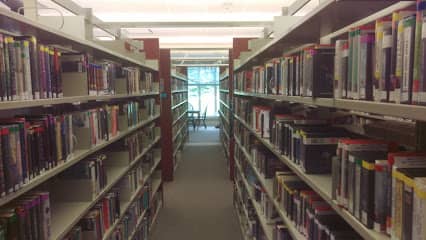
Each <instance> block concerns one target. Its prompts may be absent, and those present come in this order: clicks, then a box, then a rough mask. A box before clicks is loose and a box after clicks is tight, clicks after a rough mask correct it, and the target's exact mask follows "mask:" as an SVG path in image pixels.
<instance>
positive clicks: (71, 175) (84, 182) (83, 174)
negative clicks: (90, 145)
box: [55, 154, 114, 200]
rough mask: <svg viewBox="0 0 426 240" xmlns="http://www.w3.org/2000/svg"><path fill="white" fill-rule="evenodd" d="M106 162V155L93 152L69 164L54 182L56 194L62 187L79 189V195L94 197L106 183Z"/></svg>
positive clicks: (87, 197) (88, 197)
mask: <svg viewBox="0 0 426 240" xmlns="http://www.w3.org/2000/svg"><path fill="white" fill-rule="evenodd" d="M111 160H114V159H110V161H111ZM106 162H107V155H105V154H94V155H92V156H90V157H87V158H85V159H83V160H82V161H80V162H78V163H77V164H75V165H73V166H71V167H70V168H68V169H67V170H66V171H64V172H62V173H61V174H59V175H58V181H57V182H56V183H55V187H57V188H58V189H59V193H58V194H62V191H63V189H66V190H69V189H79V190H78V191H80V193H79V194H80V195H81V196H80V197H83V198H86V199H90V200H92V199H95V198H96V197H97V196H98V195H99V193H100V192H101V191H102V190H103V189H104V188H105V186H106V185H107V183H108V178H107V166H106V165H107V163H106ZM75 191H76V193H77V192H78V191H77V190H75Z"/></svg>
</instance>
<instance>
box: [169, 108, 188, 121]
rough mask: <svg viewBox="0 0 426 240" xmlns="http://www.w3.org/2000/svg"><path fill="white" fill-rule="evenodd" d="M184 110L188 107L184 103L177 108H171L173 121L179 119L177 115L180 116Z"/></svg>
mask: <svg viewBox="0 0 426 240" xmlns="http://www.w3.org/2000/svg"><path fill="white" fill-rule="evenodd" d="M186 111H188V107H187V106H186V105H181V106H179V107H178V108H175V109H173V111H172V113H173V121H177V120H179V117H180V116H182V114H184V113H185V112H186Z"/></svg>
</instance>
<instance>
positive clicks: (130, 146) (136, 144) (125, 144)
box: [106, 123, 160, 164]
mask: <svg viewBox="0 0 426 240" xmlns="http://www.w3.org/2000/svg"><path fill="white" fill-rule="evenodd" d="M159 136H160V128H159V127H156V126H155V123H152V124H150V125H148V126H145V127H144V128H142V129H140V130H137V131H136V132H133V133H131V134H130V135H128V136H127V137H126V138H125V139H122V140H120V141H117V142H115V143H113V144H111V145H110V146H108V147H107V148H106V151H108V155H109V156H111V157H114V158H119V159H120V161H123V162H124V163H126V164H130V163H131V162H133V161H135V160H136V159H137V158H138V157H139V155H140V154H142V152H143V151H145V149H146V148H147V147H148V146H150V145H151V144H152V143H153V142H154V140H155V138H157V137H159Z"/></svg>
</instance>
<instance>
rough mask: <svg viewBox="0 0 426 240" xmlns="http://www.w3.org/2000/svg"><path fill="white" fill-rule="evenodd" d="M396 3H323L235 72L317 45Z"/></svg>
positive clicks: (336, 0)
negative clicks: (305, 45)
mask: <svg viewBox="0 0 426 240" xmlns="http://www.w3.org/2000/svg"><path fill="white" fill-rule="evenodd" d="M396 2H399V1H393V0H362V1H360V0H325V1H323V3H321V4H320V5H319V6H318V7H317V8H316V9H315V10H313V11H311V12H310V13H308V14H307V15H306V16H304V17H302V18H301V19H300V20H299V21H298V22H297V23H296V24H294V25H293V26H291V27H290V28H289V29H287V30H286V31H284V32H283V33H281V34H280V35H278V36H276V37H275V38H274V39H272V40H271V41H270V42H269V43H268V44H266V45H265V46H263V47H262V48H260V49H259V50H257V51H255V52H253V54H252V55H250V56H249V57H248V58H247V59H244V60H243V61H242V62H241V64H240V65H239V66H236V67H235V68H234V71H240V70H242V69H246V68H250V67H252V66H254V65H258V64H259V63H263V62H264V61H265V59H269V58H273V57H279V56H282V53H283V51H284V52H285V51H288V50H289V49H291V48H294V47H297V46H299V45H301V44H305V43H311V42H318V41H319V39H320V38H321V37H322V36H325V35H328V34H330V33H333V32H335V31H337V30H339V29H341V28H342V27H345V26H347V25H349V24H351V23H353V22H355V21H358V20H360V19H363V18H365V17H368V16H370V15H371V14H373V13H375V12H377V11H380V10H382V9H384V8H386V7H388V6H390V5H392V4H394V3H396Z"/></svg>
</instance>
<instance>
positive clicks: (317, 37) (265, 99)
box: [219, 0, 426, 240]
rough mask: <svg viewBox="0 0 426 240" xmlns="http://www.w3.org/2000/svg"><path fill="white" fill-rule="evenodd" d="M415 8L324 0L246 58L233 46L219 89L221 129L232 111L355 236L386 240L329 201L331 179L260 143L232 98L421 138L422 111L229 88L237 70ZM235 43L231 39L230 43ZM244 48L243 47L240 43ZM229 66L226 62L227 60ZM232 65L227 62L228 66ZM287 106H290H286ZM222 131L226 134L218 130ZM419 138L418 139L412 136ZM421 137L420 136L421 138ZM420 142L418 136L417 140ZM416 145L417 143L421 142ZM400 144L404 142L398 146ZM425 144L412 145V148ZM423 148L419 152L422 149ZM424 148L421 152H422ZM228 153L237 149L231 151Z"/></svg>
mask: <svg viewBox="0 0 426 240" xmlns="http://www.w3.org/2000/svg"><path fill="white" fill-rule="evenodd" d="M415 5H416V2H415V1H384V0H381V1H373V0H366V1H354V0H342V1H336V0H325V1H322V2H321V3H320V5H319V6H318V7H317V8H316V9H314V10H313V11H311V12H310V13H308V14H307V15H306V16H304V17H302V18H301V19H300V20H299V21H298V22H296V24H294V25H293V26H291V27H290V28H288V29H287V30H285V31H283V32H282V33H279V34H278V35H276V36H275V37H274V38H273V39H271V41H269V42H268V43H266V44H265V45H264V46H262V47H260V48H257V49H254V50H248V49H244V50H243V51H250V53H248V54H245V56H247V55H248V57H244V58H239V54H240V52H241V51H240V50H236V49H235V46H234V52H236V54H234V55H233V56H234V57H235V59H238V60H237V61H235V62H232V64H235V66H232V67H231V69H233V71H231V73H230V76H232V77H230V79H229V83H228V84H227V85H228V86H229V87H228V89H229V90H228V89H221V90H220V92H221V94H222V93H229V94H230V95H232V99H231V100H230V101H231V103H227V102H226V101H224V100H222V99H221V101H220V105H221V111H220V112H219V115H220V118H221V122H222V124H223V125H226V124H228V123H227V121H226V120H225V119H227V117H226V114H224V111H225V110H224V109H230V110H231V116H230V117H229V123H231V124H234V123H233V122H234V120H236V124H242V125H243V126H244V128H246V129H248V130H249V131H250V135H252V136H254V137H255V138H256V139H257V140H258V141H259V142H260V143H261V144H262V145H264V146H265V147H266V149H268V150H269V152H271V153H273V154H274V155H275V156H276V157H277V158H278V159H279V160H280V161H281V162H282V163H284V164H285V165H287V166H288V167H289V168H290V169H291V170H292V171H293V172H294V173H295V175H297V176H298V177H299V178H300V179H301V180H302V181H304V182H306V183H307V185H309V186H310V187H311V188H312V189H313V190H314V191H315V192H316V193H317V194H318V195H319V196H321V197H322V198H323V199H324V200H325V201H326V202H327V203H328V204H329V205H330V206H331V207H332V208H333V210H334V211H335V212H336V213H337V214H338V215H340V217H341V218H342V219H343V220H344V221H346V222H347V223H348V224H349V225H351V226H352V228H353V229H354V230H355V231H356V232H358V234H360V235H361V236H362V237H363V238H364V239H383V240H387V239H390V237H389V236H388V235H385V234H382V233H379V232H376V231H374V230H372V229H368V228H366V227H365V226H364V225H363V224H362V223H361V222H360V221H359V220H358V219H356V218H355V217H354V216H353V215H351V214H350V213H349V212H348V211H346V210H345V209H343V208H342V207H340V206H339V205H338V203H337V202H336V201H334V200H333V199H332V194H331V183H332V179H331V175H330V174H328V175H317V174H306V173H304V171H303V170H302V169H301V167H300V166H299V165H297V164H295V163H293V161H291V160H290V159H289V158H287V157H286V156H284V155H281V154H280V152H279V151H278V150H277V149H276V148H275V146H273V145H272V144H271V143H270V142H269V140H267V139H263V138H261V137H260V135H259V134H258V133H256V132H255V131H254V130H253V129H252V128H251V126H249V125H247V124H246V123H245V121H244V120H243V119H241V118H239V117H238V116H237V115H235V114H234V113H233V107H234V106H233V104H234V103H233V100H234V99H235V98H245V99H249V100H252V101H256V102H261V103H264V104H268V105H274V106H281V105H283V104H284V105H285V106H289V105H290V106H294V105H293V104H297V106H300V107H314V108H327V109H330V110H331V111H333V112H334V111H335V110H337V111H338V112H339V113H341V112H342V113H345V114H349V115H355V116H358V117H364V118H367V119H377V120H383V121H387V120H391V121H397V122H405V123H410V124H412V123H415V124H416V131H417V132H416V134H422V133H423V132H421V131H422V127H423V126H424V122H426V107H425V106H418V105H406V104H395V103H384V102H375V101H364V100H350V99H337V98H336V99H335V98H312V97H302V96H285V95H273V94H259V93H252V92H242V91H239V90H236V89H234V77H233V76H235V75H236V74H238V73H239V72H241V71H245V70H251V68H252V67H254V66H258V65H264V64H265V63H266V62H267V61H268V60H270V59H272V58H280V57H283V56H287V55H290V54H292V53H295V52H297V51H300V50H301V49H304V48H306V46H307V45H311V44H312V43H319V44H334V41H335V40H337V39H342V38H345V36H347V35H348V32H349V31H350V30H351V29H353V28H354V27H357V26H361V25H365V24H368V23H374V22H375V20H377V19H380V18H382V17H385V16H389V15H391V14H392V13H393V12H394V11H396V10H399V9H404V8H407V7H413V6H415ZM234 40H235V39H234ZM240 45H244V44H240ZM230 63H231V61H230ZM230 65H231V64H230ZM286 103H290V104H287V105H286ZM234 128H235V126H234V127H233V128H232V129H231V132H230V135H231V136H230V138H231V139H232V138H233V139H234V143H235V148H239V149H242V152H243V154H244V155H245V158H246V159H248V162H249V165H250V166H251V167H252V169H253V171H254V173H255V175H256V177H257V178H258V180H259V181H260V183H261V185H262V186H263V188H264V190H265V193H266V194H267V195H268V197H269V198H270V199H272V201H273V203H274V205H275V208H276V210H277V211H278V213H279V215H280V218H281V220H282V221H283V222H284V223H285V224H286V225H287V227H288V230H289V233H290V234H291V235H292V237H293V239H305V237H304V235H302V234H300V233H299V232H298V230H297V228H296V227H295V225H294V223H293V222H292V221H290V220H289V218H287V216H286V214H285V212H284V211H283V210H282V209H281V208H280V205H279V203H278V202H277V201H276V199H274V198H273V187H272V181H271V180H268V179H265V178H264V176H263V175H262V174H260V172H259V170H258V169H256V168H255V166H254V164H253V162H252V161H251V160H250V159H251V156H250V153H249V152H247V151H246V149H245V148H244V146H242V145H241V143H240V141H239V140H238V138H237V136H236V135H235V136H234V133H233V129H234ZM355 130H356V129H350V130H349V131H352V132H354V133H357V134H361V135H364V136H369V135H367V133H366V132H365V131H355ZM222 132H223V133H224V132H225V131H222ZM222 136H223V139H229V137H226V134H222ZM417 136H419V135H417ZM421 136H423V135H421ZM417 139H419V138H417ZM222 142H224V143H223V144H224V147H225V148H227V149H231V148H232V149H233V148H234V146H230V145H228V144H226V143H225V141H222ZM420 142H421V140H420ZM401 144H403V143H401ZM419 146H424V144H423V145H421V143H420V144H419V142H418V143H417V147H419ZM422 149H423V148H422ZM423 150H424V149H423ZM233 151H237V150H236V149H235V150H234V149H233ZM235 162H236V163H235V164H236V165H237V167H238V168H240V166H239V164H238V161H235Z"/></svg>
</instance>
